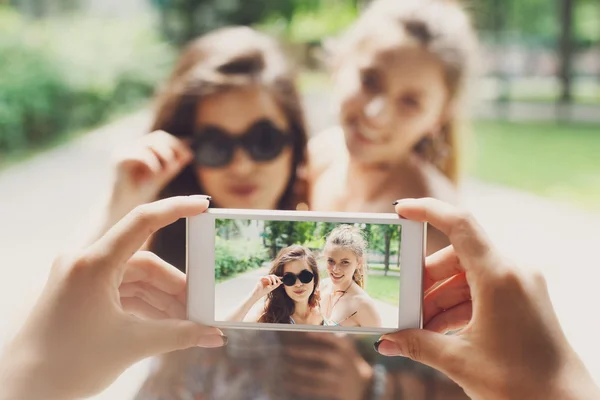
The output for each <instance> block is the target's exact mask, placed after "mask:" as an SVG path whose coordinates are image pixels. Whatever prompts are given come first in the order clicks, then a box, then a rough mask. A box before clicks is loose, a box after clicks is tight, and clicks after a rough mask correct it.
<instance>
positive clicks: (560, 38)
mask: <svg viewBox="0 0 600 400" xmlns="http://www.w3.org/2000/svg"><path fill="white" fill-rule="evenodd" d="M366 3H368V1H365V0H253V1H251V2H248V1H242V0H222V1H216V0H129V1H127V2H120V1H116V0H114V1H113V0H111V1H94V0H43V1H33V0H10V1H7V0H2V1H0V60H1V62H0V93H1V97H0V168H4V169H6V168H7V167H8V166H11V165H14V164H15V163H16V162H18V161H20V160H22V159H23V158H26V157H28V156H30V155H31V154H33V153H35V152H38V151H40V150H44V149H47V148H49V147H52V146H55V145H57V144H61V143H64V142H66V141H68V140H70V139H71V138H73V137H74V136H77V135H80V134H83V133H85V132H87V131H89V130H91V129H93V128H96V127H98V126H101V125H102V124H104V123H107V122H110V121H112V120H114V119H116V118H119V117H122V116H124V115H127V114H128V113H131V112H134V111H137V110H139V109H141V108H143V107H145V106H146V105H147V100H148V99H149V98H150V97H151V95H152V94H153V92H154V90H155V88H156V87H157V85H158V84H160V83H161V82H162V81H163V79H164V78H165V76H166V74H167V73H168V71H169V70H170V67H171V66H172V63H173V62H174V59H175V57H176V54H177V51H178V47H180V46H182V45H183V44H185V43H186V42H187V41H188V40H190V39H191V38H194V37H196V36H197V35H200V34H202V33H205V32H208V31H210V30H212V29H214V28H217V27H219V26H223V25H230V24H249V25H254V26H257V27H259V28H261V29H263V30H265V31H267V32H270V33H272V34H273V35H275V36H277V37H279V38H280V39H281V40H282V41H283V42H285V43H286V44H287V45H288V48H289V50H290V54H291V55H292V56H293V57H294V58H295V59H296V61H297V65H298V66H299V68H300V70H301V87H302V89H303V91H304V93H305V94H306V95H307V96H310V97H311V98H314V99H315V100H314V101H313V102H312V104H313V107H310V104H309V110H308V113H309V117H310V122H311V124H312V126H313V127H314V129H315V130H318V129H319V128H322V127H324V126H326V125H329V124H331V123H332V122H335V120H332V114H329V115H315V113H313V112H312V110H313V109H317V110H319V109H322V107H315V106H314V104H316V103H319V104H320V105H321V104H328V103H330V101H329V100H328V99H327V98H326V97H327V93H328V91H329V86H328V85H329V81H328V76H327V73H326V71H324V68H323V63H322V59H323V52H322V50H321V43H322V42H323V40H324V39H326V38H328V37H330V36H334V35H336V34H337V33H339V32H340V31H342V30H343V29H344V28H345V27H347V26H348V25H349V24H351V23H352V22H353V21H354V20H355V19H356V17H357V16H358V14H359V12H360V8H361V7H362V6H364V5H365V4H366ZM465 5H466V7H467V8H468V9H469V10H470V12H471V14H472V16H473V19H474V21H475V23H476V25H477V27H478V28H479V32H480V40H481V42H482V49H481V60H482V63H481V66H480V79H479V80H478V81H476V82H474V84H473V85H472V87H473V90H472V95H471V100H472V102H473V107H472V108H471V109H472V114H473V115H474V116H475V117H476V119H477V125H476V127H475V129H474V136H473V138H472V139H473V143H474V147H475V149H474V151H473V152H471V155H472V157H471V162H470V164H469V168H468V173H469V174H471V175H473V176H476V177H479V178H482V179H485V180H486V181H491V182H498V183H502V184H505V185H508V186H511V187H515V188H520V189H525V190H529V191H532V192H534V193H537V194H540V195H542V196H546V197H551V198H555V199H557V200H560V201H566V202H568V203H572V204H574V205H576V206H579V207H583V208H587V209H596V210H598V208H600V201H599V200H600V181H599V180H598V179H600V178H599V177H598V174H596V173H595V172H597V171H598V170H599V168H598V167H599V163H600V161H599V160H600V157H596V154H597V151H598V149H599V146H600V144H599V141H600V136H599V135H597V134H596V131H597V129H596V125H597V124H598V123H600V113H598V110H599V108H598V107H599V105H600V23H599V21H600V4H598V2H597V1H594V0H552V1H547V0H522V1H516V0H506V1H500V0H467V1H466V4H465ZM321 114H323V112H321ZM557 158H560V159H562V161H560V162H558V160H557ZM559 164H564V165H565V166H566V165H569V167H568V168H563V166H562V165H560V166H559ZM524 166H525V167H526V168H523V167H524Z"/></svg>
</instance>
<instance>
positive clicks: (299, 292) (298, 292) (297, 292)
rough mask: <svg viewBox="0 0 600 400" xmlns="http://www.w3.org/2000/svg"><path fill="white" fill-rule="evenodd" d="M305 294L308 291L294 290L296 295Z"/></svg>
mask: <svg viewBox="0 0 600 400" xmlns="http://www.w3.org/2000/svg"><path fill="white" fill-rule="evenodd" d="M305 292H306V290H294V293H296V294H303V293H305Z"/></svg>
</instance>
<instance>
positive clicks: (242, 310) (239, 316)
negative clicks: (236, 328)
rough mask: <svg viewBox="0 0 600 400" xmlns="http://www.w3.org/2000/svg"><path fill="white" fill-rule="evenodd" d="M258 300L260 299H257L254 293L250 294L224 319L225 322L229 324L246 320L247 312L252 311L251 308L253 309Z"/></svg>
mask: <svg viewBox="0 0 600 400" xmlns="http://www.w3.org/2000/svg"><path fill="white" fill-rule="evenodd" d="M259 300H260V297H258V296H257V295H256V294H254V292H252V293H250V295H249V296H248V297H246V298H245V299H244V301H242V303H241V304H240V305H239V306H238V307H237V308H236V309H235V310H233V312H232V313H231V315H229V316H228V317H227V318H226V319H225V321H230V322H242V321H244V318H246V315H247V314H248V312H249V311H250V310H251V309H252V307H254V305H255V304H256V303H257V302H258V301H259ZM254 322H256V321H254Z"/></svg>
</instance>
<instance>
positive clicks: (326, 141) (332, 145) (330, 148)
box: [308, 126, 346, 179]
mask: <svg viewBox="0 0 600 400" xmlns="http://www.w3.org/2000/svg"><path fill="white" fill-rule="evenodd" d="M345 146H346V143H345V141H344V132H343V131H342V128H341V127H339V126H335V127H333V128H329V129H327V130H324V131H322V132H321V133H319V134H317V135H316V136H314V137H312V138H311V139H310V140H309V141H308V176H309V179H310V178H313V179H314V178H315V177H318V176H319V175H321V174H322V173H323V171H324V170H326V169H327V167H328V166H329V165H330V164H331V163H332V162H333V160H334V158H335V155H336V154H337V153H336V151H337V152H338V153H341V152H343V151H345V149H346V147H345Z"/></svg>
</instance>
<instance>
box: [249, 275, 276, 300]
mask: <svg viewBox="0 0 600 400" xmlns="http://www.w3.org/2000/svg"><path fill="white" fill-rule="evenodd" d="M282 284H283V282H282V281H281V278H280V277H278V276H276V275H267V276H263V277H261V278H260V279H259V280H258V283H257V284H256V286H255V288H254V293H253V296H254V298H255V299H256V300H258V299H262V298H263V297H265V296H266V295H268V294H269V293H271V292H272V291H273V290H275V289H277V288H278V287H279V286H281V285H282Z"/></svg>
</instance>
